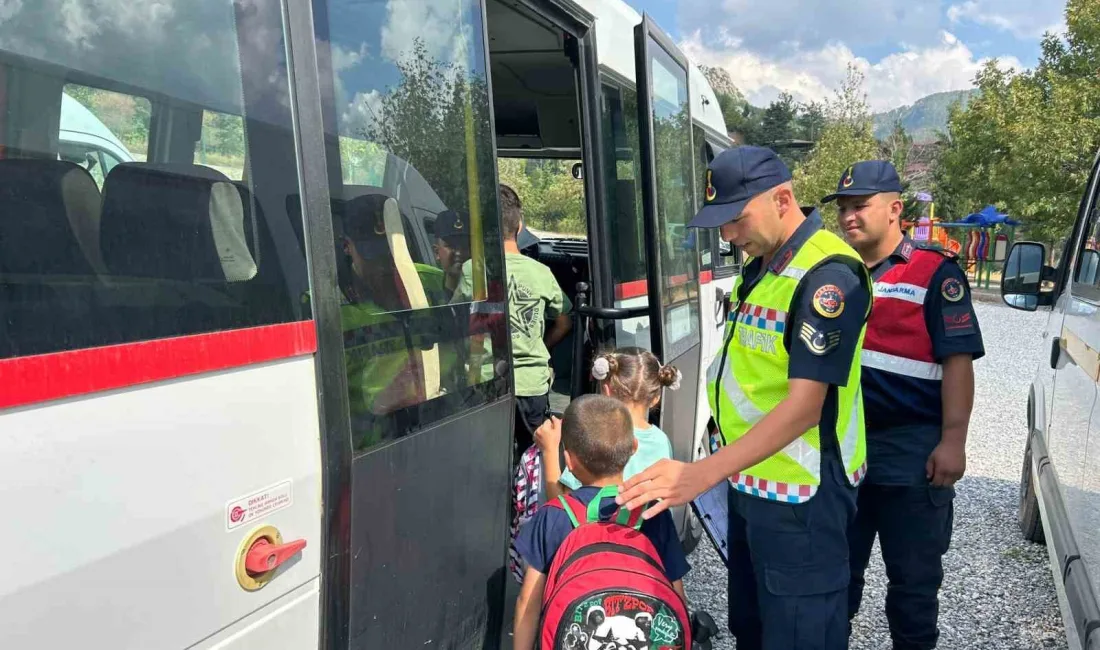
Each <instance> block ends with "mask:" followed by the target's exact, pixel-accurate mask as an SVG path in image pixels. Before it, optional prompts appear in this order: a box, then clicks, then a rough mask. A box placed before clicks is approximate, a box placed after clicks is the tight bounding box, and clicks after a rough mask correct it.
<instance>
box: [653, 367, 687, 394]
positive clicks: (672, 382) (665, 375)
mask: <svg viewBox="0 0 1100 650" xmlns="http://www.w3.org/2000/svg"><path fill="white" fill-rule="evenodd" d="M682 378H683V374H682V373H681V372H680V370H679V369H678V368H677V367H676V366H673V365H668V366H661V369H660V370H658V371H657V381H658V382H660V384H661V385H662V386H664V387H665V388H670V389H672V390H677V389H678V388H680V380H681V379H682Z"/></svg>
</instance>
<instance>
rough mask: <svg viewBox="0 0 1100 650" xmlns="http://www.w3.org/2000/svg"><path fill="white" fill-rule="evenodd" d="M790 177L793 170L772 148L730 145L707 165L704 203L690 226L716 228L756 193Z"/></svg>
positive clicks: (762, 191)
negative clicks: (730, 147) (731, 147)
mask: <svg viewBox="0 0 1100 650" xmlns="http://www.w3.org/2000/svg"><path fill="white" fill-rule="evenodd" d="M789 180H791V170H789V169H787V165H785V164H784V163H783V161H782V160H780V159H779V156H777V155H776V153H775V152H774V151H772V150H771V149H767V148H765V147H749V146H745V147H735V148H733V149H727V150H726V151H723V152H722V153H721V154H719V155H718V157H717V158H715V159H714V160H712V161H711V162H710V165H708V166H707V178H706V183H707V185H706V195H705V197H704V202H703V207H702V209H700V210H699V212H698V213H697V214H696V215H695V218H694V219H692V220H691V223H689V224H688V228H717V227H718V226H721V225H722V224H724V223H729V222H730V221H735V220H736V219H737V218H738V217H740V216H741V211H742V210H744V209H745V204H746V203H748V202H749V201H751V200H752V199H753V198H755V197H756V196H758V195H760V194H763V193H764V192H767V191H768V190H770V189H772V188H773V187H776V186H777V185H782V184H783V183H786V182H787V181H789Z"/></svg>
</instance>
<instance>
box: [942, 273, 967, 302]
mask: <svg viewBox="0 0 1100 650" xmlns="http://www.w3.org/2000/svg"><path fill="white" fill-rule="evenodd" d="M940 293H941V294H942V295H943V299H944V300H946V301H948V302H959V301H960V300H962V299H963V296H965V295H966V288H965V287H963V283H962V282H960V281H959V279H958V278H947V279H946V280H944V281H943V284H941V285H940Z"/></svg>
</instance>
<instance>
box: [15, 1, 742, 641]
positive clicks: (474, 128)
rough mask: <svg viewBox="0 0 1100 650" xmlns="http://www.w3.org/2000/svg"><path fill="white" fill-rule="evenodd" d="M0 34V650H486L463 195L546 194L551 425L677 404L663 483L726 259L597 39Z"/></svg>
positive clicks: (532, 14) (487, 482) (483, 9)
mask: <svg viewBox="0 0 1100 650" xmlns="http://www.w3.org/2000/svg"><path fill="white" fill-rule="evenodd" d="M0 13H2V14H3V19H2V20H0V475H2V476H3V481H2V482H0V512H3V513H4V518H5V521H6V522H7V525H6V526H5V532H4V535H3V536H2V537H0V554H2V555H3V556H4V557H6V558H7V559H8V561H7V567H6V569H5V570H4V571H3V572H2V575H3V579H0V647H2V648H13V649H14V648H35V649H51V648H71V647H77V646H79V647H90V648H108V647H109V648H119V649H122V648H134V649H141V650H148V649H150V648H244V647H248V648H253V647H269V648H318V647H323V648H340V649H343V648H423V647H443V648H466V647H478V648H481V647H498V646H499V645H500V643H502V638H501V635H502V629H504V628H505V627H506V623H505V621H503V615H502V612H503V609H504V592H505V588H506V580H508V579H510V578H506V569H505V567H506V558H507V544H508V526H509V519H510V514H509V487H510V484H511V477H510V468H511V462H512V459H511V454H512V452H511V436H512V417H513V387H512V379H511V369H510V367H509V327H510V324H509V319H508V317H507V309H506V306H507V304H508V301H509V300H517V299H519V298H522V297H517V296H509V295H508V293H507V283H506V281H505V280H506V278H505V272H504V268H503V253H502V242H501V237H500V221H499V209H498V200H497V191H496V188H497V183H498V174H497V163H498V158H503V157H526V158H536V159H537V158H544V159H545V158H567V159H569V160H576V161H579V163H580V167H579V170H580V172H581V173H579V174H577V176H579V177H580V178H579V179H577V180H576V182H577V183H581V184H583V190H584V197H585V202H584V207H585V214H586V229H587V236H586V237H584V238H576V239H570V238H553V237H549V238H546V239H543V240H541V241H537V242H535V243H534V245H532V246H530V247H529V248H528V249H527V251H526V252H527V254H529V255H532V256H534V257H536V258H538V259H539V260H540V261H542V262H543V263H545V264H547V265H549V266H550V267H551V268H552V269H553V271H554V273H555V275H556V276H557V279H558V281H559V283H560V284H561V286H562V287H564V289H565V290H566V292H567V293H568V294H569V295H570V298H571V300H572V301H573V303H574V304H575V305H578V307H577V309H576V310H575V311H576V315H575V326H574V330H573V331H574V335H575V336H576V337H578V338H577V340H575V341H570V342H566V343H565V344H564V345H565V346H566V347H565V349H566V350H570V351H575V352H576V356H573V355H571V354H567V355H564V356H562V355H558V357H557V358H555V360H554V365H555V373H556V377H557V381H556V382H555V385H554V390H555V392H556V393H558V394H557V395H556V396H555V397H556V398H558V403H559V404H560V403H563V402H564V401H567V400H568V399H569V397H570V396H573V395H576V394H579V393H580V392H584V391H587V390H589V388H590V386H589V385H588V378H587V375H588V373H587V368H588V366H589V365H590V361H591V359H592V357H593V354H594V353H595V351H596V350H597V349H600V348H603V347H608V346H621V345H629V344H637V345H644V346H647V347H649V348H651V349H653V350H654V351H656V352H657V353H658V355H659V356H660V357H661V358H662V359H663V360H664V361H666V362H671V363H674V364H676V366H677V367H678V368H680V369H681V371H682V372H683V374H684V380H683V388H682V389H681V390H679V391H675V392H672V393H670V394H668V395H666V396H665V398H664V401H663V408H662V411H661V412H660V413H658V414H656V416H655V417H657V418H658V420H659V424H660V426H661V427H662V428H663V430H664V431H666V432H667V433H668V434H669V435H670V436H671V438H672V441H673V445H674V450H675V454H676V457H677V458H680V459H682V460H690V459H691V458H692V457H693V456H695V455H698V454H701V453H705V452H706V450H705V445H704V444H703V441H704V439H703V433H704V430H705V426H704V425H705V422H706V400H705V399H704V397H703V393H702V382H703V376H704V373H703V372H702V369H703V368H705V366H706V365H707V364H708V363H709V361H710V359H711V358H712V357H713V355H714V353H715V351H716V349H717V347H718V346H719V345H720V331H719V328H720V327H721V325H722V322H723V321H724V320H725V313H724V311H723V310H724V302H725V301H724V291H728V289H729V288H730V284H731V282H732V275H733V273H734V272H735V268H736V267H735V265H734V262H735V261H736V257H735V256H734V255H732V254H731V252H735V251H730V250H729V249H728V248H727V249H724V250H723V249H721V248H719V244H718V242H717V241H716V239H715V237H713V236H712V233H704V232H700V233H695V234H692V233H689V232H687V231H686V230H685V228H684V225H685V224H686V223H687V222H688V220H689V219H690V218H691V216H692V214H693V213H694V212H695V209H696V206H697V205H698V204H699V203H700V197H699V196H698V195H699V191H698V190H699V188H700V186H701V183H702V169H703V168H704V167H705V165H706V163H707V161H708V160H709V159H710V158H711V157H713V156H714V155H716V154H717V153H718V152H719V151H720V150H722V149H723V148H725V147H728V146H730V141H729V139H728V138H727V137H726V131H725V126H724V123H723V121H722V116H721V113H720V111H719V107H718V102H717V100H716V98H715V95H714V93H713V91H712V89H711V88H710V87H709V86H708V84H707V82H706V80H705V79H704V77H703V75H702V74H701V73H700V72H699V71H698V70H697V69H696V68H695V67H694V66H693V65H690V64H689V63H688V62H687V60H686V59H685V57H684V56H683V54H682V53H680V52H679V50H678V49H677V48H676V47H675V46H674V45H673V43H672V42H671V41H670V40H669V38H668V37H667V36H665V35H664V34H663V33H662V32H661V31H660V30H659V29H658V28H657V27H656V26H655V25H653V23H651V22H650V21H649V20H648V19H647V18H643V17H642V16H639V15H638V14H637V13H635V12H634V11H632V10H631V9H630V8H628V7H627V5H625V4H624V3H622V2H620V1H619V0H584V1H583V2H580V3H577V2H574V1H571V0H388V1H387V2H364V1H363V0H313V1H312V2H310V1H307V0H157V1H156V2H154V1H152V0H129V1H126V2H122V1H118V2H116V1H113V0H112V1H104V0H36V1H35V2H22V3H19V2H16V3H14V4H11V3H9V4H8V5H7V6H6V9H5V10H4V11H2V12H0ZM70 100H74V101H75V102H77V103H78V104H79V106H76V105H73V104H71V103H70ZM80 107H83V108H80ZM83 109H87V110H86V112H87V113H89V114H90V115H86V114H85V111H84V110H83ZM66 116H67V117H66ZM78 117H79V121H80V123H81V124H83V126H80V127H79V128H77V127H72V128H68V127H66V128H62V127H63V125H64V124H65V123H66V121H68V122H73V121H74V120H77V118H78ZM89 117H92V118H94V120H95V121H94V122H92V121H89V120H88V118H89ZM73 123H75V122H73ZM100 127H102V128H100ZM73 129H75V130H76V131H77V132H79V134H82V135H79V137H78V136H72V135H66V132H69V131H72V130H73ZM97 143H99V144H97ZM120 147H124V148H125V151H118V149H119V148H120ZM106 154H110V159H109V160H108V158H107V156H106ZM447 211H452V212H454V213H456V214H457V215H458V220H457V221H451V223H452V224H462V225H463V226H464V227H465V228H467V229H468V232H469V239H468V243H469V256H470V259H471V260H472V262H471V267H472V270H473V281H472V282H473V292H472V293H473V299H472V300H468V301H465V302H461V301H460V302H455V301H453V300H451V294H450V293H449V291H448V288H449V284H448V282H449V280H450V279H451V278H448V277H447V270H446V269H444V268H442V265H441V264H440V262H439V261H438V257H439V255H440V252H439V251H440V248H439V243H438V242H437V241H436V239H435V238H434V236H433V226H434V225H435V222H436V219H437V218H439V215H441V214H443V213H444V212H447ZM454 227H456V228H458V227H460V226H457V225H456V226H454ZM582 283H583V284H582ZM578 286H582V288H583V289H584V291H582V292H581V293H583V294H584V295H583V296H579V295H577V288H578ZM677 518H678V521H677V523H678V526H679V527H680V529H681V533H682V537H683V539H684V543H685V545H687V546H689V547H691V546H694V544H695V543H696V542H697V541H698V539H699V537H700V534H701V531H700V529H699V527H698V525H696V524H695V523H693V522H692V521H691V517H690V515H689V511H688V510H687V509H680V511H679V512H678V513H677Z"/></svg>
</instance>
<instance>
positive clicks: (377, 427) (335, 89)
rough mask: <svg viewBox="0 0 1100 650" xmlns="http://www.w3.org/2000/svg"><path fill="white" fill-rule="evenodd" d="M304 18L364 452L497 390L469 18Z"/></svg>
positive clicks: (334, 3) (412, 1)
mask: <svg viewBox="0 0 1100 650" xmlns="http://www.w3.org/2000/svg"><path fill="white" fill-rule="evenodd" d="M314 8H315V14H316V15H317V16H318V19H317V20H316V22H315V25H316V29H317V44H318V48H319V60H320V65H321V68H322V69H321V85H322V88H323V91H324V93H325V96H324V97H323V99H322V107H323V110H324V119H325V129H326V132H327V133H328V136H329V137H327V138H326V143H327V145H328V147H329V155H328V160H329V166H330V168H329V179H330V182H331V183H332V185H333V186H332V187H331V188H330V192H331V195H332V203H333V225H334V229H335V234H336V241H335V242H334V245H335V247H336V255H337V264H338V282H339V285H340V286H339V289H340V294H341V298H342V301H343V304H342V306H341V310H342V313H341V315H342V321H343V327H344V353H345V366H346V372H347V380H348V393H349V401H350V409H351V421H352V429H353V437H354V445H355V448H356V450H357V451H359V452H362V451H365V450H368V449H371V448H373V447H374V446H375V445H377V444H379V443H382V442H384V441H387V440H392V439H395V438H399V437H402V436H405V435H408V434H409V433H413V432H415V431H417V430H419V429H422V428H424V427H426V426H428V425H431V424H433V423H435V422H437V421H439V420H441V419H443V418H446V417H450V416H452V415H454V414H456V413H457V412H459V411H463V410H465V409H468V408H471V407H475V406H478V405H480V404H484V403H485V402H486V401H488V400H490V399H495V398H496V397H498V396H502V395H503V394H505V391H506V390H507V375H508V374H509V373H507V372H501V371H502V369H503V368H507V365H506V363H505V355H506V353H507V349H508V346H507V340H506V338H505V336H506V334H505V333H506V331H507V330H506V321H505V319H506V312H505V309H504V307H505V292H504V286H503V284H502V282H501V281H500V280H502V278H503V273H502V271H501V266H502V259H501V253H500V243H499V241H500V239H499V237H500V227H499V219H498V217H497V197H496V191H497V190H496V173H495V161H494V150H493V142H492V128H491V124H490V119H489V115H490V111H489V92H488V85H487V79H486V61H485V54H484V49H483V46H482V43H481V40H480V39H481V34H482V33H483V32H482V26H481V11H480V9H479V4H478V3H476V2H472V1H470V0H448V1H446V2H434V3H433V2H426V1H422V0H394V1H393V2H390V3H364V2H361V1H359V0H328V1H327V2H323V1H321V0H316V1H315V2H314ZM369 26H378V27H380V28H379V29H376V30H373V31H372V30H371V29H370V28H369ZM502 375H503V376H502Z"/></svg>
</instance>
